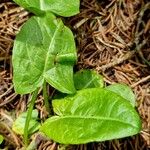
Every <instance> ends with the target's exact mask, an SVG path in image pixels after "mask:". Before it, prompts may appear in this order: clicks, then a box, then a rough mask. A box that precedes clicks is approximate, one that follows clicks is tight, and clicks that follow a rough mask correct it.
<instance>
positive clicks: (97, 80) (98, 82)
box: [74, 70, 104, 90]
mask: <svg viewBox="0 0 150 150" xmlns="http://www.w3.org/2000/svg"><path fill="white" fill-rule="evenodd" d="M74 84H75V88H76V89H77V90H81V89H85V88H95V87H101V88H102V87H103V86H104V82H103V77H102V76H101V75H99V74H98V73H96V72H95V71H92V70H81V71H79V72H77V73H76V74H75V75H74Z"/></svg>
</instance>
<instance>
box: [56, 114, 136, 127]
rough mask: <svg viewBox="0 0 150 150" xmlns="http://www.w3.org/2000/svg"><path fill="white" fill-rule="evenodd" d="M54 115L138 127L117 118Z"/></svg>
mask: <svg viewBox="0 0 150 150" xmlns="http://www.w3.org/2000/svg"><path fill="white" fill-rule="evenodd" d="M54 117H58V118H59V119H94V120H104V121H114V122H119V123H122V124H126V125H129V126H132V127H133V128H139V127H138V126H134V125H132V124H130V123H128V122H123V121H121V120H119V119H114V118H110V117H98V116H96V117H95V116H76V115H73V116H54Z"/></svg>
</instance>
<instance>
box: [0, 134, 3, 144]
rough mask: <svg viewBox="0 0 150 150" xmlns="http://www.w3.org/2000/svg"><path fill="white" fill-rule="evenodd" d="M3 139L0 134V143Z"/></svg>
mask: <svg viewBox="0 0 150 150" xmlns="http://www.w3.org/2000/svg"><path fill="white" fill-rule="evenodd" d="M3 140H4V138H3V136H2V135H0V144H2V142H3Z"/></svg>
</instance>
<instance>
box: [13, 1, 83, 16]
mask: <svg viewBox="0 0 150 150" xmlns="http://www.w3.org/2000/svg"><path fill="white" fill-rule="evenodd" d="M14 2H16V3H17V4H18V5H20V6H22V7H24V8H26V9H28V10H29V11H31V12H33V13H35V14H36V15H39V14H42V13H44V12H53V13H55V14H57V15H60V16H64V17H69V16H73V15H75V14H77V13H79V5H80V1H79V0H74V1H72V0H14Z"/></svg>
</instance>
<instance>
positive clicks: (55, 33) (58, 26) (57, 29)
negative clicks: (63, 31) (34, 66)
mask: <svg viewBox="0 0 150 150" xmlns="http://www.w3.org/2000/svg"><path fill="white" fill-rule="evenodd" d="M61 24H62V22H61V21H60V22H59V23H58V25H57V27H56V30H55V32H54V34H53V37H52V39H51V42H50V45H49V47H48V52H47V54H46V59H45V64H44V69H43V74H44V73H45V72H46V67H47V66H46V64H47V62H48V60H49V59H48V58H49V54H50V52H51V48H52V45H53V44H54V41H55V37H56V35H57V33H58V31H59V28H60V27H61Z"/></svg>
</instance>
